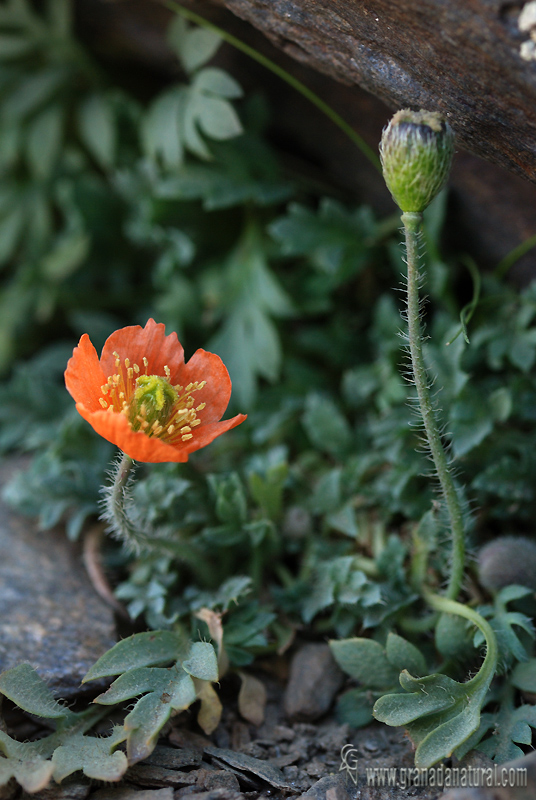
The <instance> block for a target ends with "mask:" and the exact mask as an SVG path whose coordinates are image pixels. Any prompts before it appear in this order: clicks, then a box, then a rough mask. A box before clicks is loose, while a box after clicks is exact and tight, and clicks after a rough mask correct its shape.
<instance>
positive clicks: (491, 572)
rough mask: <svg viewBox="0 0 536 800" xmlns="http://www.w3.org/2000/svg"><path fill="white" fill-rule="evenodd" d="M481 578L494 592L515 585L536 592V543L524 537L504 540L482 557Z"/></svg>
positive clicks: (489, 547) (479, 557)
mask: <svg viewBox="0 0 536 800" xmlns="http://www.w3.org/2000/svg"><path fill="white" fill-rule="evenodd" d="M478 577H479V580H480V583H481V585H482V586H483V587H484V588H485V589H488V590H489V591H490V592H498V591H499V589H502V588H503V587H504V586H510V584H512V583H515V584H518V585H519V586H526V587H527V588H529V589H533V590H535V591H536V542H534V541H532V540H531V539H526V538H525V537H524V536H500V537H499V538H498V539H495V540H494V541H493V542H490V543H489V544H487V545H485V547H483V548H482V549H481V551H480V552H479V554H478Z"/></svg>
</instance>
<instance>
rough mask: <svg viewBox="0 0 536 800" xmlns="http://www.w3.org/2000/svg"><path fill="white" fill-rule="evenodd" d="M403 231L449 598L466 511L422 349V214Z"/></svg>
mask: <svg viewBox="0 0 536 800" xmlns="http://www.w3.org/2000/svg"><path fill="white" fill-rule="evenodd" d="M402 223H403V225H404V234H405V238H406V254H407V265H408V276H407V281H408V283H407V310H408V340H409V351H410V355H411V366H412V370H413V377H414V379H415V386H416V388H417V397H418V400H419V406H420V410H421V415H422V419H423V423H424V430H425V433H426V438H427V440H428V444H429V447H430V452H431V455H432V459H433V462H434V465H435V468H436V471H437V476H438V478H439V484H440V487H441V492H442V494H443V497H444V499H445V504H446V507H447V513H448V516H449V521H450V527H451V532H452V561H451V573H450V579H449V584H448V587H447V591H446V596H447V597H449V598H450V599H454V598H455V597H457V595H458V593H459V591H460V588H461V585H462V580H463V571H464V564H465V532H464V526H463V514H462V509H461V506H460V501H459V499H458V493H457V491H456V487H455V485H454V480H453V478H452V473H451V470H450V467H449V463H448V460H447V454H446V452H445V448H444V446H443V442H442V441H441V436H440V434H439V428H438V424H437V419H436V413H435V408H434V404H433V402H432V397H431V394H430V389H429V385H428V376H427V373H426V367H425V364H424V357H423V352H422V333H421V323H420V306H419V274H418V260H419V255H418V237H419V231H420V227H421V223H422V214H417V213H408V214H402Z"/></svg>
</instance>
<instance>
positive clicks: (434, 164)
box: [380, 109, 454, 213]
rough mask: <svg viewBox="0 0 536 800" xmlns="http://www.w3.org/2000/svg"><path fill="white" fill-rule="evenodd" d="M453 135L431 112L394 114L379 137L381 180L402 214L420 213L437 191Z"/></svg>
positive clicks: (444, 176) (449, 158)
mask: <svg viewBox="0 0 536 800" xmlns="http://www.w3.org/2000/svg"><path fill="white" fill-rule="evenodd" d="M453 152H454V132H453V130H452V128H451V127H450V125H449V124H448V123H447V122H446V121H445V120H444V119H443V117H442V116H441V115H440V114H437V113H436V112H432V111H422V110H421V111H410V110H409V109H402V110H401V111H397V112H396V114H395V115H394V117H393V118H392V120H391V121H390V122H389V124H388V125H387V127H386V128H384V130H383V133H382V139H381V143H380V158H381V162H382V167H383V177H384V179H385V182H386V184H387V187H388V189H389V191H390V192H391V194H392V196H393V199H394V201H395V203H396V204H397V206H398V207H399V208H400V210H401V211H403V212H404V213H421V212H422V211H424V209H425V208H426V207H427V206H428V205H430V203H431V202H432V200H433V199H434V197H435V196H436V195H437V194H438V193H439V192H440V191H441V189H442V188H443V186H444V185H445V183H446V180H447V178H448V175H449V172H450V165H451V162H452V155H453Z"/></svg>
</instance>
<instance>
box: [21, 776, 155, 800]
mask: <svg viewBox="0 0 536 800" xmlns="http://www.w3.org/2000/svg"><path fill="white" fill-rule="evenodd" d="M90 791H91V783H90V782H89V780H87V779H82V780H80V777H79V775H76V776H70V777H69V778H67V780H65V781H64V782H62V783H61V784H57V783H55V782H54V783H50V784H49V785H48V786H47V787H46V789H42V790H41V791H40V792H34V793H33V794H27V793H26V792H22V794H21V798H20V800H86V798H87V796H88V795H89V792H90ZM101 800H104V798H102V799H101ZM121 800H126V798H122V799H121ZM162 800H165V799H164V798H162Z"/></svg>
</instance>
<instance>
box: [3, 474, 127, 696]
mask: <svg viewBox="0 0 536 800" xmlns="http://www.w3.org/2000/svg"><path fill="white" fill-rule="evenodd" d="M13 466H14V465H13V463H12V462H9V461H8V462H7V463H4V464H3V465H2V468H1V469H0V485H3V484H4V482H5V480H6V479H7V477H8V476H10V475H11V474H12V472H13ZM0 609H1V615H0V671H3V670H6V669H9V668H10V667H14V666H16V665H17V664H19V663H21V662H23V661H26V662H29V663H30V664H32V666H33V667H35V669H36V670H37V671H38V673H39V675H40V676H41V677H42V678H44V679H45V680H46V682H47V683H48V684H49V686H50V687H51V688H52V689H53V690H54V692H55V693H57V694H58V695H60V696H61V697H65V698H69V697H73V696H74V695H76V694H77V693H79V692H80V681H81V680H82V678H83V676H84V675H85V673H86V672H87V671H88V669H89V667H90V666H91V665H92V664H93V663H94V662H95V661H96V660H97V659H98V658H99V657H100V656H101V655H102V654H103V653H104V652H106V650H108V649H109V648H110V647H112V646H113V644H114V643H115V625H114V618H113V613H112V611H111V609H110V608H109V607H108V606H107V605H105V603H104V602H103V601H102V600H101V599H100V598H99V597H98V596H97V594H96V593H95V591H94V589H93V587H92V585H91V583H90V581H89V579H88V577H87V575H86V573H85V571H84V569H83V567H82V563H81V559H80V556H79V549H78V548H77V547H76V546H75V545H74V544H73V543H72V542H68V541H67V539H66V537H65V534H64V533H63V532H62V531H59V530H53V531H46V532H45V531H39V530H38V528H37V525H36V523H35V522H34V521H33V520H31V519H27V518H23V517H19V516H17V515H15V514H14V513H13V512H11V511H10V510H9V508H8V507H7V506H6V505H5V503H3V502H0ZM88 688H93V687H92V686H91V684H88Z"/></svg>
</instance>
